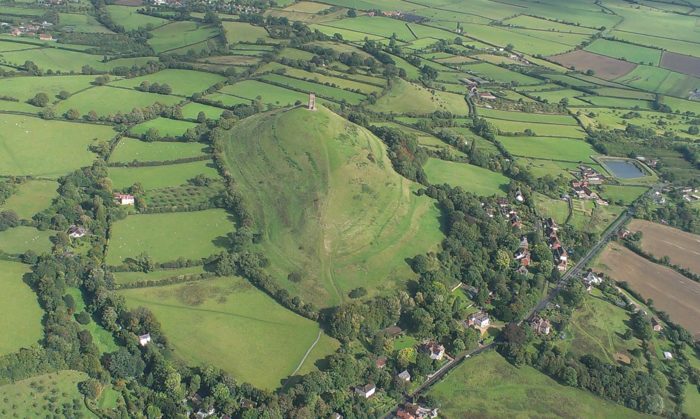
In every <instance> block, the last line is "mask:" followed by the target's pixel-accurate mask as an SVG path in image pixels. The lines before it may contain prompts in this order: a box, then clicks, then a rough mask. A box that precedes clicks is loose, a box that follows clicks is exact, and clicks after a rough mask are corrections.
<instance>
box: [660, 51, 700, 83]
mask: <svg viewBox="0 0 700 419" xmlns="http://www.w3.org/2000/svg"><path fill="white" fill-rule="evenodd" d="M661 67H663V68H667V69H669V70H673V71H678V72H679V73H683V74H688V75H690V76H695V77H700V58H697V57H691V56H690V55H683V54H677V53H675V52H668V51H664V54H663V55H662V56H661Z"/></svg>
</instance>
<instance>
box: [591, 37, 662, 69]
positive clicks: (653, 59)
mask: <svg viewBox="0 0 700 419" xmlns="http://www.w3.org/2000/svg"><path fill="white" fill-rule="evenodd" d="M585 49H586V51H590V52H594V53H596V54H600V55H606V56H608V57H613V58H619V59H621V60H625V61H629V62H632V63H637V64H649V65H654V66H656V65H659V61H661V53H662V51H661V50H660V49H656V48H648V47H643V46H640V45H632V44H628V43H626V42H618V41H610V40H608V39H597V40H595V41H594V42H592V43H591V44H590V45H588V46H587V47H586V48H585Z"/></svg>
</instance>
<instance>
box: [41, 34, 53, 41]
mask: <svg viewBox="0 0 700 419" xmlns="http://www.w3.org/2000/svg"><path fill="white" fill-rule="evenodd" d="M39 40H40V41H54V40H55V39H53V36H51V34H48V33H40V34H39Z"/></svg>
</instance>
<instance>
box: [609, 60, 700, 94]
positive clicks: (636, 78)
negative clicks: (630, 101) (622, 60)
mask: <svg viewBox="0 0 700 419" xmlns="http://www.w3.org/2000/svg"><path fill="white" fill-rule="evenodd" d="M615 81H616V82H619V83H622V84H625V85H628V86H631V87H635V88H637V89H642V90H647V91H651V92H656V93H663V94H668V95H672V96H679V97H687V96H688V94H689V93H690V91H691V90H693V89H694V88H697V86H698V85H700V79H698V78H696V77H692V76H687V75H685V74H681V73H676V72H675V71H671V70H666V69H664V68H659V67H649V66H645V65H640V66H637V68H635V69H634V70H632V71H631V72H629V73H627V74H625V75H624V76H622V77H620V78H617V79H616V80H615Z"/></svg>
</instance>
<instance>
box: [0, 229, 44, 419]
mask: <svg viewBox="0 0 700 419" xmlns="http://www.w3.org/2000/svg"><path fill="white" fill-rule="evenodd" d="M0 234H2V233H0ZM0 240H2V239H0ZM29 270H30V269H29V265H24V264H21V263H17V262H8V261H4V260H0V283H2V293H0V304H2V310H3V315H2V316H1V317H0V327H2V330H3V335H2V339H0V355H6V354H9V353H13V352H16V351H17V350H19V349H20V348H28V347H30V346H33V345H36V344H37V343H38V342H39V340H41V338H42V337H43V336H44V330H43V327H42V325H41V319H42V317H43V312H42V310H41V307H39V301H38V300H37V296H36V294H35V293H34V291H33V290H32V289H31V288H30V287H29V285H27V284H26V283H25V282H24V281H23V279H22V278H23V277H24V275H25V274H26V273H27V272H29ZM2 388H3V387H0V393H1V392H2ZM0 409H1V408H0Z"/></svg>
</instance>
